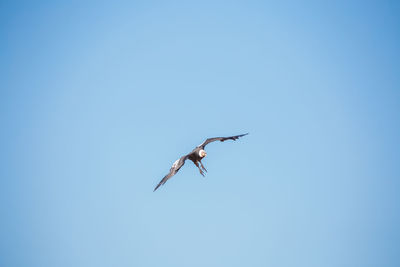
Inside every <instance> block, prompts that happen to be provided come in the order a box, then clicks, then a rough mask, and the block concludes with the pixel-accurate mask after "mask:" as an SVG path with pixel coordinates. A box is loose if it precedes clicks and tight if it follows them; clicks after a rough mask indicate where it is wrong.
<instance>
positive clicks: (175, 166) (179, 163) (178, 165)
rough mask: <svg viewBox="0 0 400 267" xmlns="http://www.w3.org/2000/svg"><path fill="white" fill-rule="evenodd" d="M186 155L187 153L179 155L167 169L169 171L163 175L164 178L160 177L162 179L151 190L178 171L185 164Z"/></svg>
mask: <svg viewBox="0 0 400 267" xmlns="http://www.w3.org/2000/svg"><path fill="white" fill-rule="evenodd" d="M188 156H189V155H185V156H183V157H181V158H180V159H178V160H177V161H176V164H175V163H174V164H173V165H172V167H171V169H170V170H169V173H168V174H167V175H165V176H164V178H162V180H161V181H160V182H159V183H158V185H157V186H156V188H154V190H153V192H154V191H156V190H157V189H158V188H159V187H160V186H162V185H163V184H165V183H166V182H167V181H168V179H169V178H171V177H172V176H174V175H175V174H176V173H177V172H178V171H179V169H180V168H181V167H182V166H183V165H184V164H185V160H186V159H187V158H188Z"/></svg>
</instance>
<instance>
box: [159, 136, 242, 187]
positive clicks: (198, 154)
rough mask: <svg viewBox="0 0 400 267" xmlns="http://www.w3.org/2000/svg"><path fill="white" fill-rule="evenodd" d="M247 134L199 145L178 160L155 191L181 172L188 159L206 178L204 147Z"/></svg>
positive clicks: (216, 138) (217, 138)
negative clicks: (203, 160)
mask: <svg viewBox="0 0 400 267" xmlns="http://www.w3.org/2000/svg"><path fill="white" fill-rule="evenodd" d="M247 134H248V133H246V134H241V135H235V136H229V137H214V138H208V139H207V140H206V141H204V142H203V143H201V144H200V145H198V146H197V147H195V148H194V149H193V150H192V152H190V153H189V154H187V155H184V156H182V157H180V158H179V159H177V160H176V161H175V162H174V164H172V167H171V169H170V170H169V173H168V174H167V175H165V176H164V178H163V179H162V180H161V181H160V183H159V184H158V185H157V186H156V187H155V188H154V191H156V190H157V188H159V187H160V186H161V185H163V184H165V183H166V182H167V181H168V179H170V178H171V177H172V176H174V175H175V174H176V173H177V172H178V171H179V170H180V168H182V166H183V165H184V164H185V161H186V160H187V159H190V160H191V161H192V162H193V163H194V164H195V165H196V167H197V168H198V169H199V171H200V174H201V175H203V176H204V172H203V171H205V172H207V170H206V168H204V166H203V163H202V162H201V160H202V159H203V158H204V157H205V156H207V153H206V151H205V150H204V147H205V146H206V145H207V144H209V143H211V142H214V141H221V142H224V141H225V140H229V139H230V140H234V141H235V140H236V139H238V138H239V137H242V136H245V135H247Z"/></svg>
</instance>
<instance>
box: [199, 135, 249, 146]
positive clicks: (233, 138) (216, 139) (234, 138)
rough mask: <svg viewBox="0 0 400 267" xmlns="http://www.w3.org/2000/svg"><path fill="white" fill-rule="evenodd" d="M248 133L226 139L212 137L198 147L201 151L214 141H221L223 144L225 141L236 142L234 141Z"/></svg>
mask: <svg viewBox="0 0 400 267" xmlns="http://www.w3.org/2000/svg"><path fill="white" fill-rule="evenodd" d="M248 134H249V133H245V134H240V135H235V136H228V137H213V138H208V139H207V140H206V141H204V142H203V143H202V144H200V145H199V146H198V147H201V148H202V149H204V147H205V146H206V145H207V144H209V143H211V142H214V141H221V142H224V141H225V140H229V139H230V140H234V141H235V140H236V139H238V138H239V137H242V136H245V135H248Z"/></svg>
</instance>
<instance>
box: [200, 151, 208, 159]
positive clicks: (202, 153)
mask: <svg viewBox="0 0 400 267" xmlns="http://www.w3.org/2000/svg"><path fill="white" fill-rule="evenodd" d="M199 156H200V157H201V158H204V157H205V156H207V152H205V151H204V150H203V149H200V151H199Z"/></svg>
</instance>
